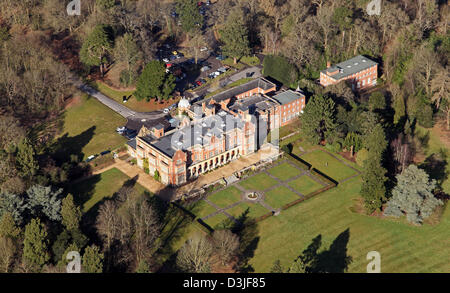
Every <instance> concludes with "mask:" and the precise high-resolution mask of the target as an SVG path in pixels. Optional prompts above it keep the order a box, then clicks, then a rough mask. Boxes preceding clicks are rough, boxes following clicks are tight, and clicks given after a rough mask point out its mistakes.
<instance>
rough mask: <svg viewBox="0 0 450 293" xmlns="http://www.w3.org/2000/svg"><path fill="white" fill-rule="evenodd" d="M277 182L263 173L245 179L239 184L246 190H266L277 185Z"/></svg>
mask: <svg viewBox="0 0 450 293" xmlns="http://www.w3.org/2000/svg"><path fill="white" fill-rule="evenodd" d="M277 184H278V182H277V181H276V180H275V179H273V178H272V177H270V176H269V175H267V174H265V173H258V174H256V175H254V176H252V177H250V178H247V179H245V180H243V181H241V182H240V183H239V185H241V186H242V187H244V188H245V189H248V190H260V191H263V190H266V189H268V188H270V187H272V186H275V185H277Z"/></svg>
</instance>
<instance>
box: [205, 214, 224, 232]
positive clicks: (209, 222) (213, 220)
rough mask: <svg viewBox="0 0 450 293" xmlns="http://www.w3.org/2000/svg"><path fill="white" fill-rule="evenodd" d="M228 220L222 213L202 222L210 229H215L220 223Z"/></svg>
mask: <svg viewBox="0 0 450 293" xmlns="http://www.w3.org/2000/svg"><path fill="white" fill-rule="evenodd" d="M228 220H229V218H228V217H227V216H225V214H224V213H219V214H217V215H215V216H214V217H211V218H209V219H207V220H204V222H205V223H206V224H207V225H208V226H209V227H211V228H213V229H215V228H217V227H220V225H221V224H222V223H224V222H225V221H228Z"/></svg>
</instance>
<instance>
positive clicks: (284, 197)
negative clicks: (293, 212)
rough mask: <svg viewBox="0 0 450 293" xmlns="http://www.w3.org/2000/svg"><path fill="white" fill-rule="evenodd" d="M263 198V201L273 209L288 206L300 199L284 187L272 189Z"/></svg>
mask: <svg viewBox="0 0 450 293" xmlns="http://www.w3.org/2000/svg"><path fill="white" fill-rule="evenodd" d="M265 196H266V197H265V199H264V201H265V202H266V203H267V204H268V205H269V206H271V207H272V208H274V209H278V208H281V207H282V206H284V205H285V204H288V203H290V202H293V201H294V200H297V199H299V198H300V197H299V196H298V195H297V194H295V193H294V192H292V191H291V190H289V189H288V188H287V187H285V186H279V187H277V188H275V189H272V190H271V191H269V192H266V193H265Z"/></svg>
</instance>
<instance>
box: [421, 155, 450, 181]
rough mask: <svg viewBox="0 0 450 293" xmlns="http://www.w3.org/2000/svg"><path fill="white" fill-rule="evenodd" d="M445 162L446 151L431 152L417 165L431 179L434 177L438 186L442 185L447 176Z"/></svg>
mask: <svg viewBox="0 0 450 293" xmlns="http://www.w3.org/2000/svg"><path fill="white" fill-rule="evenodd" d="M447 164H448V163H447V154H446V153H442V154H432V155H430V156H428V157H427V158H426V159H425V161H424V162H423V163H422V164H420V166H419V167H420V168H422V169H423V170H425V172H427V173H428V175H430V178H431V179H435V180H436V182H437V184H438V186H440V187H442V183H444V181H445V180H447V178H448V171H447Z"/></svg>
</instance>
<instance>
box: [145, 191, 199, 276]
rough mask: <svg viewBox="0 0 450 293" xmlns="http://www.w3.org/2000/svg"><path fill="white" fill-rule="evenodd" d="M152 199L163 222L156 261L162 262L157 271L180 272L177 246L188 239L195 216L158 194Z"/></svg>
mask: <svg viewBox="0 0 450 293" xmlns="http://www.w3.org/2000/svg"><path fill="white" fill-rule="evenodd" d="M166 188H170V187H166ZM163 192H164V191H163ZM151 201H152V206H153V207H154V208H155V210H156V211H157V213H158V216H159V220H160V223H161V234H160V237H159V241H160V248H159V249H158V251H157V256H156V257H157V261H156V263H162V264H161V266H160V267H159V268H158V269H157V271H158V272H164V273H170V272H178V270H177V267H176V255H177V251H178V249H179V247H177V246H179V244H180V242H181V241H182V240H183V239H185V240H187V235H188V232H189V227H190V226H191V225H193V221H194V218H193V217H192V215H190V214H188V213H186V212H183V211H182V210H181V209H180V208H178V207H176V206H174V205H172V204H170V203H169V202H165V201H163V200H162V199H160V198H159V197H157V196H153V197H152V199H151Z"/></svg>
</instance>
